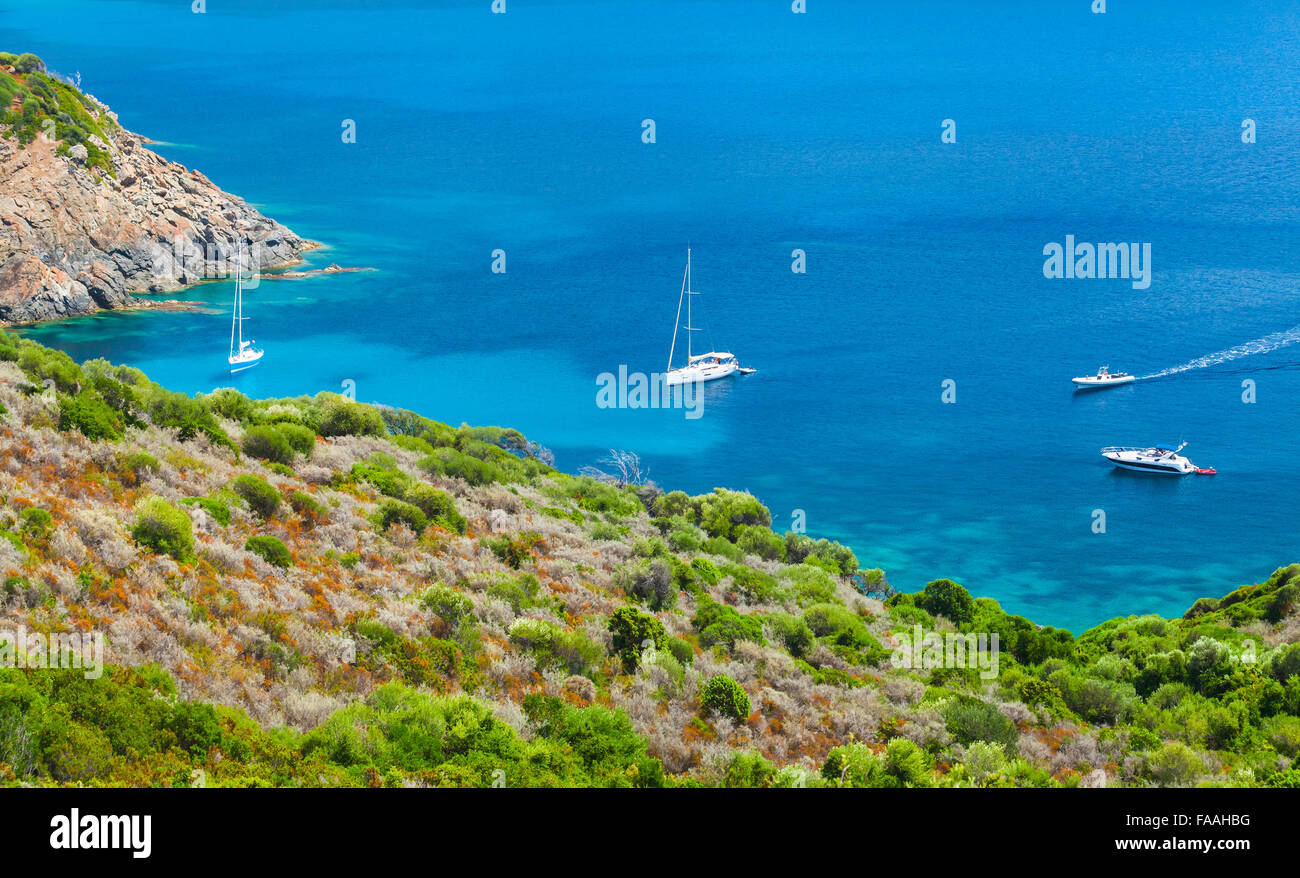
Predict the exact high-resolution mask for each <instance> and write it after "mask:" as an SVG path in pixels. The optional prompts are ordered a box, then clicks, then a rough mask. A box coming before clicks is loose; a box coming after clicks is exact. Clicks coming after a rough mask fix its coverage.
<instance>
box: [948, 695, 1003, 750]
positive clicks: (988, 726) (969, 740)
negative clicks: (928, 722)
mask: <svg viewBox="0 0 1300 878" xmlns="http://www.w3.org/2000/svg"><path fill="white" fill-rule="evenodd" d="M943 717H944V720H945V722H946V723H947V726H948V732H949V733H950V734H951V735H952V736H953V737H954V738H955V739H956V740H957V741H959V742H960V743H961V744H962V745H964V746H969V745H970V744H973V743H974V742H976V741H988V742H990V743H993V744H1001V745H1002V746H1003V747H1005V748H1007V749H1010V748H1012V747H1014V746H1015V744H1016V741H1017V740H1018V739H1019V737H1020V732H1019V731H1018V730H1017V729H1016V724H1015V723H1014V722H1012V721H1011V720H1010V719H1008V718H1007V717H1006V716H1004V715H1003V714H1002V711H1000V710H998V709H997V707H996V706H995V705H992V704H989V703H988V702H987V701H982V700H980V699H978V698H974V697H971V696H969V695H956V696H954V697H953V698H951V699H949V700H948V702H947V703H946V704H945V705H944V709H943Z"/></svg>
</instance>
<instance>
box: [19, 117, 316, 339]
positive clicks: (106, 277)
mask: <svg viewBox="0 0 1300 878" xmlns="http://www.w3.org/2000/svg"><path fill="white" fill-rule="evenodd" d="M100 106H101V107H102V109H103V112H104V113H105V114H106V115H107V116H108V117H109V118H112V119H113V120H114V122H116V116H114V115H113V114H112V113H111V112H109V111H108V108H107V107H103V105H102V104H101V105H100ZM110 127H111V133H110V134H109V135H108V139H109V142H107V143H105V142H104V141H101V140H99V139H98V138H96V141H97V142H96V143H95V146H96V147H98V148H99V149H102V150H105V151H107V152H108V154H109V156H110V157H111V160H112V164H113V170H114V174H106V173H103V171H102V169H101V168H98V167H94V166H91V165H88V164H87V150H86V147H85V146H82V145H80V144H78V145H76V146H73V147H72V148H71V149H63V150H60V149H59V146H60V144H59V143H58V142H51V141H48V140H45V139H44V138H41V137H37V138H36V139H35V140H34V141H32V142H31V143H29V144H28V145H27V146H26V147H21V146H20V144H19V142H18V140H17V139H15V138H12V137H7V136H4V134H3V133H2V132H0V324H5V323H28V322H33V321H38V320H52V319H56V318H60V317H73V316H78V315H83V314H90V313H92V312H94V311H97V310H99V309H101V308H120V307H126V306H130V305H132V304H138V303H139V302H140V301H141V300H137V299H135V298H134V297H133V296H132V293H139V292H164V291H166V290H172V289H176V288H178V287H182V286H185V285H188V284H192V283H195V282H197V281H200V280H204V279H209V278H220V277H226V276H227V275H228V272H229V271H230V270H231V269H232V267H233V266H234V265H235V264H236V258H238V259H239V260H240V261H241V262H242V264H243V265H244V266H245V270H246V271H249V270H267V269H275V268H282V267H284V266H287V265H292V264H295V263H297V262H300V261H301V254H302V253H303V252H304V251H306V250H310V249H312V248H313V247H315V246H317V245H316V244H314V243H313V242H311V241H305V240H303V239H302V238H299V237H298V236H297V235H295V234H294V233H293V232H292V231H290V230H289V229H287V228H285V227H284V226H283V225H281V224H280V223H277V222H276V221H274V220H272V219H269V218H268V217H266V216H263V215H262V214H261V213H259V212H258V211H257V210H255V209H254V208H252V207H250V206H249V205H248V204H247V203H245V202H244V200H243V199H241V198H239V197H237V196H234V195H231V194H229V193H227V192H224V191H222V190H221V189H220V188H218V187H217V186H216V185H215V184H214V183H213V182H212V181H211V180H209V179H208V178H207V177H205V176H204V175H203V174H201V173H199V172H198V171H194V170H189V169H187V168H185V167H184V166H182V165H180V164H177V163H176V162H173V161H168V160H167V159H165V158H163V157H162V156H160V155H158V154H157V153H155V152H152V151H151V150H149V149H148V148H147V147H146V146H145V143H146V142H147V141H146V140H145V139H144V138H142V137H140V136H139V135H137V134H133V133H131V132H129V131H126V130H124V129H122V128H120V127H117V126H116V125H114V126H110ZM60 153H62V154H60ZM236 254H238V257H236Z"/></svg>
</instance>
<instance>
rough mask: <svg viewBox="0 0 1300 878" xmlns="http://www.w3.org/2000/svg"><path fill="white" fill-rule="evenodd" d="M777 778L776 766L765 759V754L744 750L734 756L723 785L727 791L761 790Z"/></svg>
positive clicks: (729, 763) (723, 779) (724, 775)
mask: <svg viewBox="0 0 1300 878" xmlns="http://www.w3.org/2000/svg"><path fill="white" fill-rule="evenodd" d="M775 777H776V766H775V765H773V764H772V763H770V762H768V761H767V760H766V759H764V758H763V754H761V753H758V752H755V751H752V750H742V751H740V752H738V753H733V754H732V756H731V759H730V761H729V762H728V763H727V770H726V772H725V773H724V774H723V778H722V785H723V786H724V787H726V788H727V789H761V788H763V787H766V786H769V785H770V784H771V783H772V780H773V779H774V778H775Z"/></svg>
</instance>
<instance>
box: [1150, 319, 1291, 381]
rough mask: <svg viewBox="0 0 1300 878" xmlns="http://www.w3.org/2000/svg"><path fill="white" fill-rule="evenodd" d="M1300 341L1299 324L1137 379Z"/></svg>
mask: <svg viewBox="0 0 1300 878" xmlns="http://www.w3.org/2000/svg"><path fill="white" fill-rule="evenodd" d="M1296 342H1300V326H1293V327H1291V328H1290V329H1286V330H1283V331H1282V332H1274V333H1271V334H1269V335H1266V336H1264V337H1262V338H1257V339H1254V340H1253V341H1248V342H1245V343H1244V344H1239V345H1237V346H1236V347H1232V348H1228V349H1227V350H1223V351H1218V352H1217V353H1213V354H1207V355H1205V356H1204V357H1197V358H1196V359H1195V360H1189V361H1188V362H1186V363H1183V364H1182V365H1181V366H1174V367H1173V368H1170V369H1165V370H1164V371H1161V372H1153V373H1151V374H1150V375H1143V376H1142V377H1141V378H1140V379H1139V380H1142V381H1146V380H1148V379H1150V378H1163V377H1165V376H1166V375H1176V374H1178V373H1179V372H1190V371H1191V370H1192V369H1204V368H1205V367H1206V366H1217V365H1219V364H1220V363H1228V362H1231V361H1232V360H1239V359H1241V358H1242V357H1249V356H1252V355H1254V354H1267V353H1269V352H1271V351H1275V350H1277V349H1278V348H1284V347H1286V346H1287V345H1293V344H1295V343H1296Z"/></svg>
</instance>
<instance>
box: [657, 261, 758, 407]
mask: <svg viewBox="0 0 1300 878" xmlns="http://www.w3.org/2000/svg"><path fill="white" fill-rule="evenodd" d="M698 295H699V293H698V292H696V291H695V290H692V289H691V251H690V249H689V248H688V249H687V250H686V274H685V275H684V276H683V277H682V294H681V295H680V296H679V297H678V299H677V317H676V319H675V320H674V321H673V343H672V346H671V347H670V348H669V349H668V369H667V371H666V373H665V375H664V384H666V385H668V386H669V387H672V386H674V385H677V384H694V383H697V382H702V381H716V380H717V379H719V378H727V377H729V376H731V375H736V374H740V375H751V374H753V373H754V372H755V371H757V370H755V369H749V368H745V367H743V366H741V365H740V363H738V362H737V361H736V357H735V355H734V354H731V353H728V352H726V351H709V352H708V353H707V354H692V353H691V333H693V332H699V331H700V329H701V327H698V326H693V325H692V320H691V314H692V309H691V300H690V299H689V298H687V297H688V296H698ZM683 301H685V302H686V324H685V325H684V326H680V327H679V326H678V325H677V322H678V321H680V320H681V319H682V302H683ZM679 328H680V329H685V330H686V365H685V366H680V367H678V368H676V369H674V368H673V354H675V353H676V352H677V330H678V329H679Z"/></svg>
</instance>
